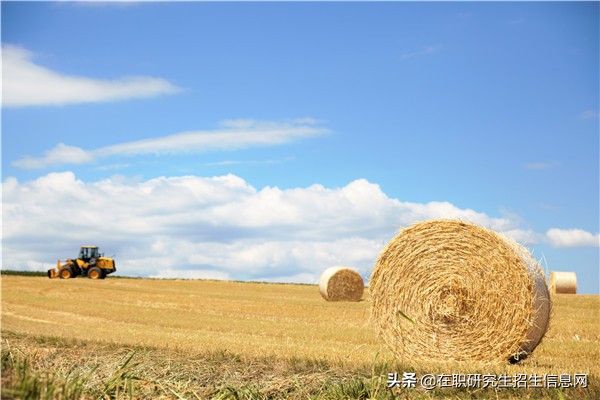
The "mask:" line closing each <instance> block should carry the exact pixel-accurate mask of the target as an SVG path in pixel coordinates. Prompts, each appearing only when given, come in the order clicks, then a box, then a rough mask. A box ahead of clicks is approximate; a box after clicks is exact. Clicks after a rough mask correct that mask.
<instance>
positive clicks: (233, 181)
mask: <svg viewBox="0 0 600 400" xmlns="http://www.w3.org/2000/svg"><path fill="white" fill-rule="evenodd" d="M2 192H3V209H2V213H3V215H2V217H3V267H4V268H7V269H11V268H31V269H38V270H43V269H46V268H49V267H51V266H53V265H54V264H55V262H56V261H55V260H56V259H57V258H58V257H61V258H63V259H64V258H67V257H73V256H74V254H75V253H76V252H77V250H78V248H79V246H81V245H85V244H97V245H100V246H101V248H102V249H103V250H105V251H106V252H107V255H109V256H112V255H113V254H115V255H116V260H117V267H118V271H119V272H120V273H121V274H124V275H133V276H154V277H171V278H172V277H180V278H186V277H187V278H193V277H202V278H211V279H240V280H265V281H295V282H306V283H316V282H317V279H318V277H319V275H320V272H321V271H322V270H323V269H324V268H326V267H329V266H332V265H346V266H350V267H354V268H357V269H358V270H359V272H360V273H361V274H363V276H365V277H368V276H369V275H370V271H371V268H372V266H373V265H374V263H375V260H376V259H377V257H378V255H379V253H380V251H381V250H382V248H383V246H384V245H385V244H386V243H387V242H388V241H389V240H390V239H391V238H392V237H393V236H394V235H395V234H396V233H397V231H398V230H399V229H400V228H402V227H404V226H407V225H409V224H412V223H414V222H417V221H420V220H426V219H431V218H460V219H463V220H468V221H472V222H475V223H478V224H480V225H483V226H487V227H490V228H492V229H494V230H497V231H503V232H506V233H507V234H508V235H510V236H512V237H514V238H515V239H517V240H519V239H523V238H524V237H527V238H528V239H532V238H533V239H534V240H536V239H537V237H536V236H535V235H534V234H533V233H532V232H529V231H524V230H522V229H520V228H519V226H518V223H517V222H515V221H513V220H511V219H509V218H506V217H503V218H493V217H490V216H488V215H486V214H484V213H480V212H477V211H474V210H469V209H461V208H458V207H456V206H454V205H453V204H451V203H447V202H430V203H426V204H420V203H412V202H403V201H400V200H398V199H394V198H390V197H389V196H387V195H386V194H385V193H384V192H383V191H382V190H381V188H380V187H379V186H378V185H377V184H374V183H371V182H369V181H367V180H364V179H357V180H355V181H353V182H350V183H348V184H347V185H345V186H343V187H339V188H327V187H324V186H322V185H312V186H309V187H298V188H291V189H285V190H284V189H280V188H278V187H264V188H260V189H258V188H255V187H253V186H252V185H250V184H248V183H247V182H246V181H244V180H243V179H241V178H240V177H237V176H235V175H225V176H216V177H197V176H181V177H160V178H156V179H151V180H146V181H136V180H133V181H127V180H123V179H120V178H115V179H105V180H101V181H97V182H83V181H81V180H79V179H77V178H76V176H75V175H74V174H73V173H71V172H64V173H51V174H48V175H45V176H42V177H40V178H38V179H36V180H33V181H29V182H19V181H18V180H16V179H15V178H8V179H6V180H5V181H4V182H3V184H2ZM23 260H31V263H30V264H28V265H24V264H23V263H24V261H23Z"/></svg>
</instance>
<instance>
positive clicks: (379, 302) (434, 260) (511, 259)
mask: <svg viewBox="0 0 600 400" xmlns="http://www.w3.org/2000/svg"><path fill="white" fill-rule="evenodd" d="M369 290H370V293H371V318H372V321H373V322H374V324H375V326H376V329H377V331H378V333H379V335H380V337H382V338H383V340H384V341H385V342H386V343H387V345H388V346H389V347H390V348H391V350H392V351H393V352H394V353H395V354H396V356H397V357H400V358H408V359H413V358H414V359H421V360H437V361H446V360H447V361H467V360H478V361H494V360H504V361H506V360H511V361H513V362H514V361H515V360H519V359H522V358H523V357H526V356H527V355H528V354H529V353H531V352H532V351H533V349H534V348H535V347H536V346H537V345H538V343H539V342H540V340H541V339H542V337H543V336H544V334H545V332H546V330H547V328H548V321H549V318H550V296H549V293H548V287H547V286H546V281H545V279H544V275H543V272H542V270H541V268H540V266H539V264H538V263H537V262H536V261H535V260H534V259H533V258H532V257H531V255H530V253H529V252H528V251H527V250H526V249H525V248H523V247H521V246H520V245H519V244H517V243H516V242H515V241H513V240H512V239H509V238H506V237H504V236H502V235H500V234H497V233H495V232H493V231H490V230H487V229H485V228H482V227H479V226H477V225H473V224H470V223H466V222H462V221H458V220H432V221H427V222H422V223H419V224H416V225H413V226H411V227H409V228H406V229H404V230H402V231H401V232H400V233H399V234H398V235H397V236H396V237H395V238H394V239H393V240H392V241H391V242H390V243H388V245H387V246H386V247H385V249H384V250H383V252H382V253H381V255H380V256H379V259H378V260H377V263H376V265H375V269H374V271H373V274H372V276H371V281H370V284H369Z"/></svg>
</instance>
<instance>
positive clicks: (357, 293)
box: [319, 267, 365, 301]
mask: <svg viewBox="0 0 600 400" xmlns="http://www.w3.org/2000/svg"><path fill="white" fill-rule="evenodd" d="M364 290H365V282H364V281H363V278H362V277H361V276H360V274H359V273H358V272H356V271H354V270H353V269H349V268H345V267H331V268H327V269H326V270H325V271H323V273H322V274H321V279H320V281H319V292H321V296H323V298H324V299H325V300H327V301H360V299H361V298H362V295H363V292H364Z"/></svg>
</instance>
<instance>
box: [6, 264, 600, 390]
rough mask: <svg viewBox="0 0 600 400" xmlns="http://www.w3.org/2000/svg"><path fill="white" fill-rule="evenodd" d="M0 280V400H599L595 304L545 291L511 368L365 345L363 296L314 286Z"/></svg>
mask: <svg viewBox="0 0 600 400" xmlns="http://www.w3.org/2000/svg"><path fill="white" fill-rule="evenodd" d="M1 279H2V283H1V286H2V398H53V399H59V398H60V399H63V398H136V399H144V398H169V399H170V398H173V399H178V398H186V399H187V398H223V399H225V398H282V399H283V398H297V399H304V398H323V399H335V398H364V399H367V398H460V399H466V398H556V399H571V398H573V399H579V398H600V386H599V384H598V379H599V378H600V367H599V364H600V314H599V313H600V297H599V296H585V295H576V296H569V295H562V296H555V297H554V298H553V302H554V304H553V317H552V320H551V327H550V330H549V331H548V333H547V334H546V337H545V338H544V340H543V342H542V344H541V345H540V346H539V347H538V348H537V349H536V351H535V352H534V354H533V355H532V356H531V357H530V358H528V359H526V360H524V361H522V362H520V363H519V364H516V365H510V364H508V363H506V364H504V363H502V364H484V363H421V362H416V361H413V360H406V359H405V360H397V359H394V358H393V356H392V354H391V352H390V351H389V350H388V349H387V348H386V346H385V345H384V344H383V343H382V342H381V341H380V340H379V339H378V338H377V336H376V333H375V331H374V329H373V327H372V326H371V325H370V324H369V321H368V320H369V302H368V291H367V292H366V293H365V301H361V302H359V303H333V302H326V301H324V300H323V299H322V298H321V296H320V295H319V291H318V287H316V286H314V285H284V284H265V283H242V282H221V281H200V280H152V279H125V278H115V277H109V278H107V279H106V280H103V281H93V280H89V279H82V278H78V279H72V280H59V279H56V280H50V279H47V278H44V277H23V276H8V275H4V276H2V278H1ZM394 372H397V373H398V374H399V376H400V377H402V376H403V373H415V374H416V377H417V379H418V378H420V377H422V376H424V375H425V374H434V375H438V376H439V375H440V374H495V375H502V374H504V375H509V376H515V375H518V374H526V375H528V376H531V375H540V376H544V375H556V376H557V377H560V376H561V375H563V376H566V375H571V377H572V376H573V375H574V374H586V375H587V381H588V384H587V386H588V387H587V388H584V387H582V386H578V387H577V388H574V387H564V388H560V387H557V388H554V387H544V388H511V387H509V388H492V387H486V388H483V387H461V388H440V387H436V388H435V389H433V390H427V389H425V388H423V387H421V385H420V384H419V383H420V381H419V380H417V384H416V385H415V387H414V388H410V387H409V388H401V387H395V388H393V389H389V388H388V387H387V386H388V385H387V383H388V382H387V381H388V374H390V373H394ZM559 386H560V385H559ZM565 386H567V385H565Z"/></svg>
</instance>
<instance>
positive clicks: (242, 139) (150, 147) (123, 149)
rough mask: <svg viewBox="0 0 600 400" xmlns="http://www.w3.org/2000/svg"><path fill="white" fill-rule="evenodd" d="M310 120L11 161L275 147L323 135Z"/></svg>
mask: <svg viewBox="0 0 600 400" xmlns="http://www.w3.org/2000/svg"><path fill="white" fill-rule="evenodd" d="M316 123H317V122H315V121H314V120H310V119H302V120H289V121H283V122H273V121H256V120H230V121H225V122H224V123H222V127H221V128H220V129H216V130H213V131H189V132H179V133H175V134H172V135H166V136H161V137H158V138H150V139H142V140H137V141H133V142H125V143H120V144H115V145H111V146H106V147H101V148H99V149H94V150H84V149H82V148H79V147H75V146H67V145H65V144H62V143H61V144H59V145H57V146H56V147H55V148H53V149H51V150H48V151H46V153H45V155H44V156H42V157H32V156H26V157H23V158H20V159H18V160H16V161H13V162H12V165H13V166H15V167H18V168H25V169H37V168H46V167H49V166H54V165H60V164H84V163H88V162H93V161H96V160H98V159H101V158H105V157H110V156H134V155H141V154H155V155H164V154H181V153H205V152H210V151H231V150H239V149H244V148H249V147H261V146H276V145H282V144H286V143H291V142H295V141H298V140H301V139H303V138H307V137H312V136H317V135H323V134H326V133H328V132H329V130H327V129H325V128H322V127H319V126H316V125H315V124H316Z"/></svg>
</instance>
